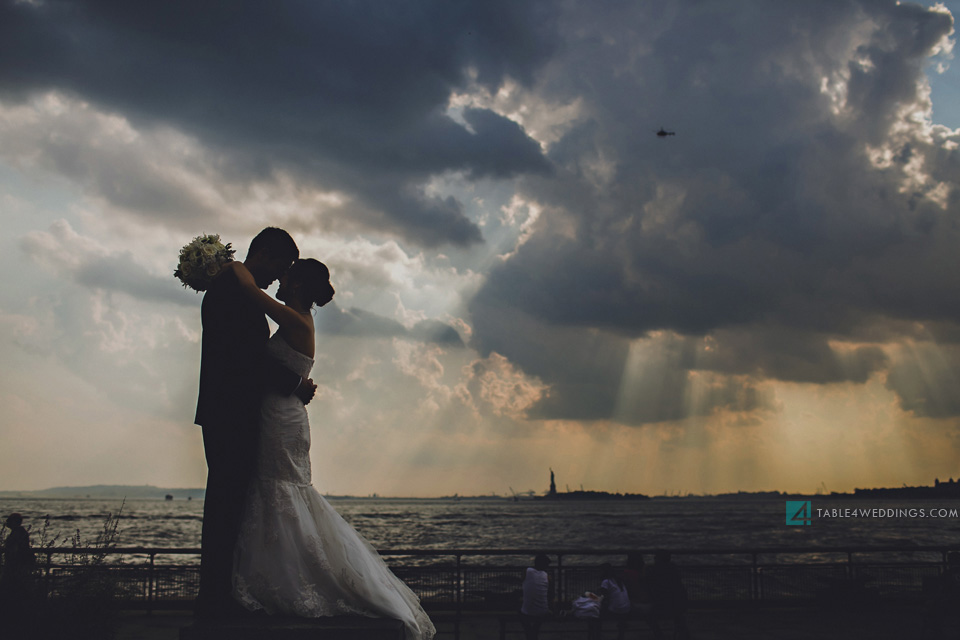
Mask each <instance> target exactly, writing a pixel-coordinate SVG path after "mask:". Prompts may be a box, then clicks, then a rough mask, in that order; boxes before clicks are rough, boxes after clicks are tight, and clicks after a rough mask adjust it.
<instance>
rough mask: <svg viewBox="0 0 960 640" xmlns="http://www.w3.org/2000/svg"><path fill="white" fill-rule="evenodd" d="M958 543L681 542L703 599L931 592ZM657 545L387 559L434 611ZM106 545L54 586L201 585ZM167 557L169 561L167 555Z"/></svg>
mask: <svg viewBox="0 0 960 640" xmlns="http://www.w3.org/2000/svg"><path fill="white" fill-rule="evenodd" d="M952 550H955V547H932V546H927V547H920V546H916V547H904V546H888V547H861V548H850V547H816V548H813V547H772V548H756V549H731V548H719V549H672V550H669V551H670V553H671V554H672V555H673V558H674V560H675V562H676V564H677V565H678V568H679V570H680V574H681V577H682V579H683V583H684V585H685V586H686V589H687V593H688V598H689V601H690V603H691V605H693V606H697V605H698V604H702V605H709V604H711V603H714V604H730V603H779V604H790V603H796V604H801V603H810V602H816V601H818V600H824V601H831V602H836V601H838V600H845V599H846V600H849V599H861V600H862V599H876V600H890V599H898V600H910V599H919V598H922V597H923V595H924V592H925V589H927V588H928V587H929V585H930V584H931V583H933V582H934V581H935V580H936V579H937V578H938V577H939V576H940V574H941V573H942V572H943V569H944V567H945V565H946V556H947V553H948V552H949V551H952ZM654 552H655V550H653V549H629V550H625V549H614V550H598V549H446V550H427V549H389V550H383V551H380V554H381V556H383V557H384V559H385V560H386V561H387V563H388V564H389V565H391V569H393V571H394V573H396V574H397V576H398V577H399V578H401V579H402V580H403V581H404V582H406V583H407V584H408V585H409V586H410V588H411V589H412V590H413V591H414V592H415V593H417V595H418V596H419V597H420V598H421V600H422V602H423V604H424V606H425V607H426V608H427V609H430V610H434V611H438V610H450V611H456V613H457V614H458V617H459V614H460V613H462V612H463V611H465V610H470V611H485V610H486V611H506V610H514V609H516V608H517V607H519V604H520V599H521V584H522V579H523V575H524V571H525V568H526V567H527V566H529V565H530V561H531V560H532V558H533V557H534V556H535V555H536V554H539V553H546V554H547V555H549V556H550V557H551V560H552V564H551V567H550V574H551V580H552V581H553V582H554V584H555V585H556V598H557V600H558V601H559V602H560V603H564V602H569V601H570V600H572V599H573V598H575V597H576V596H578V595H580V594H581V593H582V592H584V591H586V590H591V589H595V588H597V587H598V586H599V583H600V579H601V576H600V570H599V565H600V564H601V562H611V563H612V564H614V566H618V565H621V566H622V564H623V561H624V558H625V557H626V555H627V554H628V553H641V554H645V555H647V556H652V554H653V553H654ZM83 553H89V554H104V550H103V549H83V548H73V547H59V548H46V549H39V550H37V554H38V555H39V556H40V557H39V559H38V573H39V579H40V582H41V585H42V587H43V589H44V593H46V594H48V596H49V597H57V596H58V595H59V594H60V593H61V592H62V591H63V590H64V588H65V586H66V585H69V583H70V581H71V580H72V579H75V578H76V576H77V575H78V574H81V573H83V572H91V571H95V572H106V573H105V574H104V575H109V576H110V577H111V578H112V579H114V580H116V583H117V585H118V590H117V592H118V593H119V594H120V597H121V598H122V599H123V600H124V601H125V604H126V605H127V606H129V607H131V608H143V609H147V610H153V609H155V608H190V607H192V604H193V600H194V599H195V598H196V594H197V588H198V586H199V576H200V572H199V554H200V550H199V549H197V548H144V547H115V548H110V549H108V550H107V551H106V553H105V556H104V557H105V558H108V559H109V560H105V561H104V562H102V563H97V564H95V565H91V564H82V563H80V564H78V563H75V562H71V558H77V557H78V556H79V555H80V554H83ZM164 560H167V561H164Z"/></svg>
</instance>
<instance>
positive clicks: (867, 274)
mask: <svg viewBox="0 0 960 640" xmlns="http://www.w3.org/2000/svg"><path fill="white" fill-rule="evenodd" d="M565 6H566V12H565V13H564V14H563V15H561V16H560V18H559V21H558V32H559V33H560V34H561V37H562V39H563V41H564V43H563V46H561V47H560V48H558V54H557V56H555V58H554V59H553V60H552V62H551V65H550V67H549V68H548V69H547V70H546V71H545V72H544V74H543V77H542V78H541V79H540V83H539V84H538V91H539V93H540V94H541V95H545V96H549V98H550V99H551V100H553V101H555V102H557V103H560V104H566V103H569V102H570V101H571V100H573V99H575V98H577V99H580V100H582V104H583V109H582V113H581V116H580V119H579V121H577V122H576V123H574V124H573V126H571V127H570V129H569V131H568V132H567V133H566V135H565V136H564V137H563V138H562V139H561V140H560V141H558V142H557V143H556V144H554V145H553V146H552V147H551V148H550V150H549V153H548V155H549V157H550V159H551V161H552V162H553V164H554V166H555V168H556V175H555V176H554V177H551V178H536V177H532V178H528V179H525V180H524V181H523V182H522V187H521V189H522V193H523V195H524V197H525V198H528V199H530V200H532V201H535V202H537V203H539V204H540V205H541V206H543V207H544V211H545V213H544V215H543V216H542V217H541V219H540V220H539V221H538V226H537V228H536V229H535V231H534V233H533V235H532V236H531V237H530V238H529V239H528V240H527V241H526V242H525V243H524V244H523V245H522V246H521V247H519V249H518V250H517V251H516V252H515V253H513V254H512V255H511V256H510V257H509V259H508V260H506V261H505V262H504V263H503V264H502V265H500V266H499V267H498V268H496V269H495V270H493V271H492V272H491V273H490V276H489V278H488V280H487V282H486V284H485V286H484V288H483V289H482V290H481V291H480V292H479V294H478V295H477V297H476V298H475V299H474V301H473V303H472V307H471V311H472V313H473V317H474V320H475V326H474V328H475V333H474V337H473V342H474V344H475V345H476V346H477V347H478V349H480V351H481V353H486V352H489V351H498V352H500V353H502V354H503V355H505V356H507V357H508V358H510V359H511V361H514V362H516V363H517V364H519V365H520V366H521V367H523V369H524V371H526V372H528V373H532V374H535V375H541V376H543V379H544V381H545V382H548V383H550V384H551V385H552V388H551V397H550V398H548V399H547V400H545V401H544V402H543V403H541V408H546V407H553V408H554V409H555V410H553V411H552V413H553V414H554V415H555V416H559V415H560V414H562V413H563V412H564V411H566V412H567V415H568V416H570V417H586V416H587V415H591V416H593V417H597V418H608V417H612V416H615V415H616V412H617V410H618V409H617V407H618V405H619V406H620V407H621V409H622V405H623V401H622V398H623V393H624V392H623V385H624V384H631V382H630V378H629V377H628V376H626V375H625V374H624V373H623V362H624V356H623V355H614V356H608V355H607V353H606V351H613V352H614V353H616V352H618V350H622V349H624V348H625V345H626V343H627V340H630V339H635V338H642V337H644V336H647V335H651V332H661V333H657V334H656V335H657V336H659V337H656V338H655V339H653V341H655V342H656V341H660V342H663V341H666V342H668V343H672V342H673V341H679V342H680V343H685V344H686V346H685V347H684V348H685V350H686V351H687V353H688V356H689V357H677V358H673V359H667V360H663V361H662V362H664V363H669V365H670V366H669V367H667V371H666V373H665V374H663V378H662V392H661V395H660V397H658V398H657V399H656V405H657V406H658V407H659V408H650V407H649V406H648V407H646V408H642V407H641V406H640V405H639V404H637V403H634V404H635V405H636V406H635V407H634V412H633V414H632V416H630V417H629V418H630V419H629V420H628V421H632V422H634V423H638V422H649V421H655V420H658V419H672V418H674V417H678V416H679V417H682V415H681V414H682V413H683V412H682V411H681V410H680V409H681V408H682V407H683V398H684V397H685V394H687V393H688V392H689V389H690V382H691V378H690V377H689V376H688V373H689V372H696V371H708V372H717V373H721V374H725V375H730V376H740V377H739V378H737V379H738V380H743V381H748V380H750V379H755V380H762V379H764V378H773V379H777V380H784V381H793V382H812V383H835V382H846V381H851V382H864V381H865V380H866V379H868V378H869V377H870V376H871V375H873V374H875V373H877V372H881V371H883V370H884V369H885V368H886V367H889V366H892V365H891V363H890V362H889V361H888V359H887V357H886V356H885V354H884V351H883V350H882V349H881V348H880V347H879V346H859V347H858V346H851V347H844V348H842V349H841V348H835V347H834V343H835V342H836V341H837V340H840V341H848V342H850V343H851V344H855V343H857V342H862V341H863V338H864V336H865V335H866V334H867V333H869V332H870V331H873V330H875V329H876V326H877V325H878V323H885V324H886V325H887V327H888V328H889V327H892V326H893V324H895V323H897V322H900V323H907V324H909V323H910V322H913V321H921V322H932V323H935V324H937V325H938V326H941V327H944V326H952V325H956V324H957V323H958V322H960V272H958V270H957V269H956V268H955V267H954V266H953V265H955V255H956V249H955V248H956V246H958V244H960V225H957V222H956V212H957V210H958V209H957V206H958V204H960V202H958V200H960V196H958V194H960V190H958V189H957V188H956V187H957V185H958V184H960V172H958V170H957V169H958V162H960V156H958V152H957V148H956V143H957V142H960V140H958V139H957V136H955V135H954V134H953V133H952V132H949V131H946V130H945V129H942V128H941V129H937V128H932V129H931V128H927V127H925V126H924V125H923V124H922V123H921V122H920V121H919V120H918V119H915V118H913V116H912V112H923V111H924V110H925V109H926V108H927V107H929V102H928V98H927V96H926V95H925V94H924V93H923V91H922V85H921V84H920V82H921V80H922V79H923V69H924V67H925V65H926V64H927V62H928V59H929V56H930V55H932V54H933V53H934V52H935V51H936V49H937V47H938V45H939V44H940V43H941V42H942V40H943V38H944V37H945V36H946V35H947V34H948V33H949V32H950V31H951V28H952V22H951V19H950V16H949V15H945V14H942V13H938V12H933V11H929V10H926V9H923V8H921V7H918V6H914V5H898V4H896V3H894V2H892V1H890V2H881V1H877V2H857V1H848V2H802V3H801V2H795V3H742V4H738V5H730V3H725V2H689V3H684V2H680V3H669V4H662V5H661V4H655V5H650V4H640V3H632V4H630V3H624V4H618V5H612V6H610V7H609V10H608V11H604V12H598V11H596V10H595V8H594V5H592V4H590V3H571V4H568V5H565ZM659 126H665V127H666V128H667V129H670V130H675V131H676V134H677V135H676V136H673V137H669V138H662V139H661V138H658V137H656V136H655V135H654V132H655V131H656V130H657V128H658V127H659ZM551 221H552V222H551ZM502 318H511V319H516V318H523V319H524V320H523V322H522V323H520V324H517V326H514V325H513V324H509V325H505V324H504V322H503V320H502ZM518 328H519V329H518ZM518 330H519V332H520V335H516V333H517V331H518ZM664 331H665V332H667V333H666V334H663V333H662V332H664ZM507 332H514V333H512V334H511V335H506V334H507ZM560 334H562V335H563V336H564V338H563V339H562V340H551V339H548V338H544V340H546V341H547V342H549V344H547V343H546V342H545V343H544V344H542V345H540V346H541V347H543V348H552V349H558V350H559V352H560V353H564V354H567V353H570V354H572V357H571V358H569V359H568V360H566V361H564V360H563V359H562V358H560V357H559V356H557V357H555V358H554V361H552V362H550V363H549V364H547V362H546V359H547V358H549V357H551V356H545V355H544V354H542V353H538V352H537V350H536V349H531V348H527V347H525V346H524V344H523V342H524V341H525V340H527V339H534V340H535V339H536V337H538V336H552V335H560ZM664 335H666V336H674V337H663V336H664ZM909 335H910V333H909V332H908V333H907V334H896V333H894V335H892V336H888V341H896V340H897V339H898V337H903V336H909ZM684 336H686V337H684ZM705 338H708V339H709V340H710V341H712V342H711V344H710V346H711V348H710V350H705V348H703V346H702V344H701V343H702V342H703V340H704V339H705ZM698 345H699V346H698ZM582 351H586V354H585V355H579V354H581V352H582ZM671 367H672V369H671ZM651 368H652V369H657V367H656V366H653V364H651ZM661 369H662V368H661ZM584 372H589V373H590V375H588V376H586V379H585V377H584ZM907 377H910V376H907ZM898 379H899V378H897V377H896V376H894V379H893V380H894V381H893V382H892V383H891V384H892V385H893V388H896V390H897V391H898V392H900V393H907V391H906V387H905V386H904V385H903V384H900V383H898V382H896V381H897V380H898ZM637 384H639V386H638V387H637V388H636V389H635V393H636V395H638V396H644V394H645V392H644V391H643V387H644V384H646V383H644V382H643V381H641V382H640V383H637ZM743 384H744V385H746V387H744V388H749V387H750V384H751V383H749V382H743ZM736 387H737V385H733V386H731V387H730V388H729V389H726V390H723V389H720V390H718V391H717V397H716V398H715V399H714V403H715V404H716V406H729V407H731V408H738V407H739V408H749V406H750V405H751V404H753V405H755V406H760V405H761V404H762V403H754V402H753V401H751V400H746V401H744V400H743V399H744V398H749V397H751V394H750V393H742V392H741V391H742V389H737V388H736ZM618 389H619V390H620V391H619V392H617V390H618ZM917 395H918V393H917V392H912V393H911V394H910V396H909V397H914V396H917ZM920 395H922V394H920ZM572 398H576V399H577V401H576V402H570V403H569V404H568V403H567V402H566V401H565V399H572ZM737 398H740V400H739V401H738V400H737ZM904 402H905V405H908V404H909V405H912V406H916V405H917V403H916V402H914V401H912V400H910V399H909V398H908V397H904ZM933 404H936V406H938V407H940V409H938V410H939V411H940V412H941V413H942V412H943V411H953V409H952V408H948V409H943V407H946V406H947V405H945V404H944V403H939V404H937V403H931V402H928V403H927V404H926V405H925V406H932V405H933ZM564 407H565V408H564ZM574 407H577V408H576V409H575V408H574Z"/></svg>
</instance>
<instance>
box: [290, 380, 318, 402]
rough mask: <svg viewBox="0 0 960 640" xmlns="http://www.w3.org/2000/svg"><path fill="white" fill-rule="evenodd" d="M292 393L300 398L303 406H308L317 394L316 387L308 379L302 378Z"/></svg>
mask: <svg viewBox="0 0 960 640" xmlns="http://www.w3.org/2000/svg"><path fill="white" fill-rule="evenodd" d="M294 393H295V394H296V395H297V397H298V398H300V400H301V401H302V402H303V404H305V405H308V404H310V401H311V400H313V396H314V394H316V393H317V385H316V384H314V382H313V380H311V379H310V378H304V379H303V380H302V381H301V382H300V386H299V387H297V390H296V391H294Z"/></svg>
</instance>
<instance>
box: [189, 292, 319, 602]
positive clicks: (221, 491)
mask: <svg viewBox="0 0 960 640" xmlns="http://www.w3.org/2000/svg"><path fill="white" fill-rule="evenodd" d="M201 318H202V322H203V339H202V346H201V356H200V394H199V398H198V400H197V415H196V419H195V422H196V423H197V424H199V425H201V426H202V427H203V448H204V454H205V456H206V459H207V491H206V497H205V499H204V504H203V533H202V540H201V547H202V548H201V556H200V600H199V606H200V608H201V610H202V612H203V613H207V614H209V613H218V612H223V611H224V610H225V609H227V608H228V607H229V605H230V602H231V597H230V593H231V590H232V584H231V581H232V570H233V549H234V543H235V541H236V539H237V533H238V529H239V526H240V520H241V517H242V515H243V504H244V499H245V497H246V492H247V486H248V484H249V482H250V479H251V477H252V475H253V472H254V469H255V465H256V459H257V442H258V422H259V418H260V400H261V397H262V395H263V390H264V387H265V385H267V386H269V388H271V389H275V390H277V391H278V392H280V393H284V394H290V393H292V392H293V391H294V390H295V389H296V387H297V385H298V384H299V382H300V376H299V375H297V374H295V373H293V372H292V371H289V370H287V369H285V368H284V367H282V366H281V365H280V364H279V363H277V362H276V361H275V360H273V359H272V358H269V357H268V356H267V354H266V344H267V339H268V338H269V337H270V329H269V327H268V326H267V319H266V318H265V317H264V315H263V313H262V312H261V311H259V310H257V308H256V307H255V306H254V305H253V303H251V302H250V301H249V299H248V298H247V297H246V296H245V295H244V294H243V293H242V291H241V290H240V287H239V284H238V282H237V280H236V277H235V276H234V275H233V274H232V273H227V274H224V275H223V276H221V277H219V278H217V279H216V280H214V282H213V284H212V285H211V286H210V288H209V289H208V290H207V292H206V293H205V294H204V296H203V304H202V307H201Z"/></svg>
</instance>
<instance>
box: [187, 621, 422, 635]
mask: <svg viewBox="0 0 960 640" xmlns="http://www.w3.org/2000/svg"><path fill="white" fill-rule="evenodd" d="M223 638H230V640H404V630H403V623H402V622H400V621H399V620H391V619H389V618H365V617H362V616H335V617H330V618H271V617H255V618H238V619H233V620H197V621H195V622H194V623H193V624H191V625H189V626H186V627H182V628H181V629H180V640H222V639H223Z"/></svg>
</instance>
